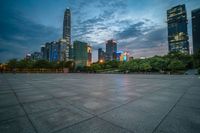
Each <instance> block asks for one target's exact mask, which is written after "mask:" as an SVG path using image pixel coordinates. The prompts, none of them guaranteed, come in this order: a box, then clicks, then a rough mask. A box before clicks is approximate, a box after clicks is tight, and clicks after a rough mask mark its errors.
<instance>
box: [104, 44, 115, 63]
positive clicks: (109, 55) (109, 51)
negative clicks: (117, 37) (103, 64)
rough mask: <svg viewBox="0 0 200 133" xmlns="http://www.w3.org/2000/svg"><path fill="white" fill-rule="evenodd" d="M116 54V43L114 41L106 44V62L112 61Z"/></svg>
mask: <svg viewBox="0 0 200 133" xmlns="http://www.w3.org/2000/svg"><path fill="white" fill-rule="evenodd" d="M116 52H117V43H116V42H115V41H114V40H108V41H107V42H106V61H112V60H114V57H113V56H114V55H115V53H116Z"/></svg>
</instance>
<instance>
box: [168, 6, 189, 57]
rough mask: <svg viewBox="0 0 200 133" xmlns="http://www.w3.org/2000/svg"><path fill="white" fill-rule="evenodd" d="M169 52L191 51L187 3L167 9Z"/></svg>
mask: <svg viewBox="0 0 200 133" xmlns="http://www.w3.org/2000/svg"><path fill="white" fill-rule="evenodd" d="M167 23H168V43H169V52H172V51H180V52H182V53H189V42H188V31H187V12H186V8H185V5H184V4H183V5H178V6H175V7H172V8H171V9H169V10H167Z"/></svg>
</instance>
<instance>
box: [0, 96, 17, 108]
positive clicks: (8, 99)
mask: <svg viewBox="0 0 200 133" xmlns="http://www.w3.org/2000/svg"><path fill="white" fill-rule="evenodd" d="M17 104H18V101H17V98H16V97H15V95H14V94H13V93H7V94H0V107H5V106H11V105H17Z"/></svg>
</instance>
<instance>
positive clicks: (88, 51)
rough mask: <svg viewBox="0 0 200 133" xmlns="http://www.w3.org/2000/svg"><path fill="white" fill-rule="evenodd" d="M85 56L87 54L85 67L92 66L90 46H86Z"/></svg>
mask: <svg viewBox="0 0 200 133" xmlns="http://www.w3.org/2000/svg"><path fill="white" fill-rule="evenodd" d="M87 54H88V59H87V66H90V65H91V64H92V47H91V46H90V45H87Z"/></svg>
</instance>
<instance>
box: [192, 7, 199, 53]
mask: <svg viewBox="0 0 200 133" xmlns="http://www.w3.org/2000/svg"><path fill="white" fill-rule="evenodd" d="M192 36H193V53H194V54H195V53H197V52H198V50H199V49H200V8H198V9H196V10H193V11H192Z"/></svg>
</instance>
